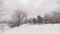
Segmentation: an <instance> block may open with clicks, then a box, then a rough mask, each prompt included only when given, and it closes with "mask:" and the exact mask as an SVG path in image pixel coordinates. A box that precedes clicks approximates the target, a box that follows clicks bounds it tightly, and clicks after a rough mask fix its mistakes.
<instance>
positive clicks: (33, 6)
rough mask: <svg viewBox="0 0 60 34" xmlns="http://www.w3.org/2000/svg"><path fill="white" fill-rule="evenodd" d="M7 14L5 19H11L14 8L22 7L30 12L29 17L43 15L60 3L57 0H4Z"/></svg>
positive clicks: (21, 8)
mask: <svg viewBox="0 0 60 34" xmlns="http://www.w3.org/2000/svg"><path fill="white" fill-rule="evenodd" d="M4 1H5V4H6V5H5V6H6V7H5V9H6V13H7V14H6V15H5V17H4V19H7V18H8V19H9V18H10V16H11V15H12V14H13V13H14V10H16V9H20V10H23V11H25V12H27V13H28V17H30V18H31V17H36V16H37V15H41V16H43V15H44V14H45V13H49V12H50V11H51V10H54V9H56V8H58V7H59V6H60V5H59V3H57V0H56V1H55V0H4Z"/></svg>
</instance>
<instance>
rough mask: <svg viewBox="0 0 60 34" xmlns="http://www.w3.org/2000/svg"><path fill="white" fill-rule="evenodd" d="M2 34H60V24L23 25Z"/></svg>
mask: <svg viewBox="0 0 60 34" xmlns="http://www.w3.org/2000/svg"><path fill="white" fill-rule="evenodd" d="M1 34H60V24H54V25H53V26H52V24H42V25H29V24H23V25H21V26H20V27H15V28H11V29H8V30H6V31H4V32H3V33H1Z"/></svg>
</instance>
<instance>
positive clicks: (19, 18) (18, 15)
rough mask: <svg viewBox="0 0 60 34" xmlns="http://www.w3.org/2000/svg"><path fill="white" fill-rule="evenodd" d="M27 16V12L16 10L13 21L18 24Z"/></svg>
mask: <svg viewBox="0 0 60 34" xmlns="http://www.w3.org/2000/svg"><path fill="white" fill-rule="evenodd" d="M26 18H27V14H26V13H25V12H23V11H21V10H16V11H15V14H14V15H12V21H13V22H14V23H16V24H15V25H16V26H19V25H21V24H23V21H24V19H26Z"/></svg>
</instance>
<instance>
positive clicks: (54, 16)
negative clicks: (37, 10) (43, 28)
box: [44, 9, 60, 24]
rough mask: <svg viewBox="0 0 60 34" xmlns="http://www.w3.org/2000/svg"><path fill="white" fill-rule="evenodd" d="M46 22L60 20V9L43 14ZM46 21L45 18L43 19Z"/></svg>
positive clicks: (57, 21)
mask: <svg viewBox="0 0 60 34" xmlns="http://www.w3.org/2000/svg"><path fill="white" fill-rule="evenodd" d="M44 17H45V19H47V20H48V22H50V23H52V24H54V23H59V22H60V9H55V10H53V11H52V12H51V13H50V14H48V15H45V16H44ZM45 21H46V20H45Z"/></svg>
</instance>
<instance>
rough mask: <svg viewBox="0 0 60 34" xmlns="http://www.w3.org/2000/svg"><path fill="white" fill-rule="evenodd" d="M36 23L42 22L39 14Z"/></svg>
mask: <svg viewBox="0 0 60 34" xmlns="http://www.w3.org/2000/svg"><path fill="white" fill-rule="evenodd" d="M37 23H39V24H40V23H42V17H41V16H40V15H38V16H37Z"/></svg>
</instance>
